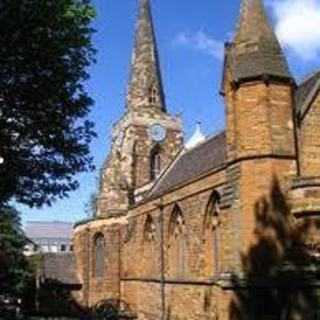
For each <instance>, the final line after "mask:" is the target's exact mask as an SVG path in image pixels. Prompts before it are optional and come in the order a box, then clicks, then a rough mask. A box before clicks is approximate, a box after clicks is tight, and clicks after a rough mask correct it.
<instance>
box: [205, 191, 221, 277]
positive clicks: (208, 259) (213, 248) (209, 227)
mask: <svg viewBox="0 0 320 320" xmlns="http://www.w3.org/2000/svg"><path fill="white" fill-rule="evenodd" d="M220 223H221V221H220V195H219V193H218V192H217V191H214V192H213V193H212V194H211V196H210V198H209V202H208V204H207V208H206V213H205V217H204V232H203V234H204V245H205V246H204V250H205V252H204V256H205V269H206V274H207V275H208V276H212V275H213V274H216V273H217V272H218V271H219V230H218V228H219V225H220Z"/></svg>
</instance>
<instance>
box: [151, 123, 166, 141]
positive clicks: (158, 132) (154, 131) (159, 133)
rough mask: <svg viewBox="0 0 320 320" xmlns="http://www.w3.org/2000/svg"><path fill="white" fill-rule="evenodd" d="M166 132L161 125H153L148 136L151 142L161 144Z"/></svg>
mask: <svg viewBox="0 0 320 320" xmlns="http://www.w3.org/2000/svg"><path fill="white" fill-rule="evenodd" d="M166 135H167V131H166V128H164V127H163V126H162V125H161V124H154V125H153V126H151V128H150V136H151V139H152V140H153V141H156V142H161V141H163V140H164V139H165V138H166Z"/></svg>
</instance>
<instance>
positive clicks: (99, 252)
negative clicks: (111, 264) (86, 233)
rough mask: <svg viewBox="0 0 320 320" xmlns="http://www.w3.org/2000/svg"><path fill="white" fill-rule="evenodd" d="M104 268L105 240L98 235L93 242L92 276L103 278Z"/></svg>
mask: <svg viewBox="0 0 320 320" xmlns="http://www.w3.org/2000/svg"><path fill="white" fill-rule="evenodd" d="M104 268H105V240H104V236H103V235H102V234H98V235H97V236H96V237H95V241H94V274H95V277H96V278H101V277H103V276H104Z"/></svg>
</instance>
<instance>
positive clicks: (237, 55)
mask: <svg viewBox="0 0 320 320" xmlns="http://www.w3.org/2000/svg"><path fill="white" fill-rule="evenodd" d="M227 51H228V63H229V66H230V67H231V72H232V75H233V78H234V80H235V81H236V82H238V81H243V80H247V79H252V78H259V77H264V78H268V77H271V78H278V79H285V80H291V79H292V76H291V74H290V71H289V67H288V63H287V61H286V58H285V56H284V54H283V51H282V49H281V46H280V43H279V41H278V39H277V36H276V34H275V32H274V30H273V28H272V25H271V24H270V22H269V20H268V17H267V14H266V11H265V8H264V5H263V3H262V0H242V5H241V14H240V21H239V25H238V28H237V31H236V35H235V38H234V41H233V43H232V44H231V46H230V47H229V48H228V50H227Z"/></svg>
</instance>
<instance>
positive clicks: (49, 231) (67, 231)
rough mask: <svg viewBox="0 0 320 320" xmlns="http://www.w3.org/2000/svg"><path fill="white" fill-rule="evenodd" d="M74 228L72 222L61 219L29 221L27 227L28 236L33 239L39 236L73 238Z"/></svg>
mask: <svg viewBox="0 0 320 320" xmlns="http://www.w3.org/2000/svg"><path fill="white" fill-rule="evenodd" d="M72 230H73V224H72V223H70V222H60V221H52V222H44V221H28V222H27V225H26V227H25V233H26V236H27V237H28V238H29V239H31V240H32V239H39V238H53V239H71V237H72Z"/></svg>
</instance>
